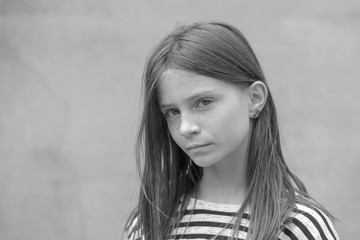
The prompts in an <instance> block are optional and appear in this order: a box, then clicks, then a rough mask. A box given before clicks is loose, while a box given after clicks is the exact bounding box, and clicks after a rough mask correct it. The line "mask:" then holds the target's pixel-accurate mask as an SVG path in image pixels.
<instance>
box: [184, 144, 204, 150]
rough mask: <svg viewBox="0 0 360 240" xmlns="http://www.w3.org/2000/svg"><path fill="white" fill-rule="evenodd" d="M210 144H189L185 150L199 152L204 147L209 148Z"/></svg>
mask: <svg viewBox="0 0 360 240" xmlns="http://www.w3.org/2000/svg"><path fill="white" fill-rule="evenodd" d="M209 145H210V143H208V144H189V145H188V146H186V149H187V150H189V151H191V150H199V149H202V148H204V147H207V146H209Z"/></svg>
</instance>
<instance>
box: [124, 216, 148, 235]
mask: <svg viewBox="0 0 360 240" xmlns="http://www.w3.org/2000/svg"><path fill="white" fill-rule="evenodd" d="M123 240H144V237H143V235H142V232H141V227H140V224H139V215H138V213H137V211H134V212H133V213H132V214H131V215H130V217H129V219H128V221H127V223H126V226H125V230H124V233H123Z"/></svg>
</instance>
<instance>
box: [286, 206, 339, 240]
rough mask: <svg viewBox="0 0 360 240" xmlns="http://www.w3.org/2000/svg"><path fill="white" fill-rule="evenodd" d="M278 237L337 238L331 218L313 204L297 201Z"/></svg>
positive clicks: (313, 239)
mask: <svg viewBox="0 0 360 240" xmlns="http://www.w3.org/2000/svg"><path fill="white" fill-rule="evenodd" d="M279 239H281V240H283V239H291V240H296V239H298V240H308V239H309V240H338V239H339V236H338V234H337V232H336V230H335V228H334V224H333V221H332V219H330V217H329V216H328V215H327V214H325V213H324V212H323V211H322V210H320V209H319V208H317V207H315V206H312V205H311V206H310V205H309V206H308V205H305V204H302V203H297V204H296V206H295V209H294V210H293V212H291V214H290V216H289V217H288V219H287V221H286V223H285V224H284V225H283V228H282V231H281V233H280V236H279Z"/></svg>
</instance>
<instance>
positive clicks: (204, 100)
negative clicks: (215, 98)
mask: <svg viewBox="0 0 360 240" xmlns="http://www.w3.org/2000/svg"><path fill="white" fill-rule="evenodd" d="M210 103H212V101H211V100H210V99H202V100H200V101H199V102H198V103H197V105H198V106H200V107H202V106H206V105H209V104H210Z"/></svg>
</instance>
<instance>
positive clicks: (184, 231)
mask: <svg viewBox="0 0 360 240" xmlns="http://www.w3.org/2000/svg"><path fill="white" fill-rule="evenodd" d="M232 233H233V230H232V229H227V228H225V229H224V228H218V227H209V226H193V227H179V228H177V229H174V231H173V232H172V236H179V235H180V236H181V235H193V234H208V235H213V236H216V235H219V236H227V237H230V236H232ZM238 234H239V236H238V237H240V238H246V235H247V232H245V231H238Z"/></svg>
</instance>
